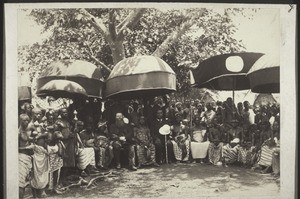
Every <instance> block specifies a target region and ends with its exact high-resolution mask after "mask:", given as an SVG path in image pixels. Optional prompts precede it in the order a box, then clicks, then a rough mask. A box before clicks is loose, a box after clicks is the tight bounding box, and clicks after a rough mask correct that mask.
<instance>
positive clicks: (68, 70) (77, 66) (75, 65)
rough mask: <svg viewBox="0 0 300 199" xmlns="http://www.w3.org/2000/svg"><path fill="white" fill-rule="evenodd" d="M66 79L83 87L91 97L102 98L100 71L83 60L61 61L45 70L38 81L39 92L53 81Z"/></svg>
mask: <svg viewBox="0 0 300 199" xmlns="http://www.w3.org/2000/svg"><path fill="white" fill-rule="evenodd" d="M59 79H65V80H69V81H74V82H76V83H78V84H79V85H81V86H82V87H83V88H84V89H85V90H86V92H87V95H88V96H89V97H96V98H101V97H102V89H103V81H102V80H101V72H100V70H99V69H98V68H97V67H96V66H95V65H94V64H92V63H89V62H86V61H81V60H60V61H55V62H53V63H51V64H50V65H49V66H48V67H47V68H45V69H44V70H43V71H42V72H41V74H40V77H39V79H38V80H37V91H38V92H39V90H40V89H41V88H42V87H43V86H44V85H45V84H46V83H48V82H49V81H51V80H59Z"/></svg>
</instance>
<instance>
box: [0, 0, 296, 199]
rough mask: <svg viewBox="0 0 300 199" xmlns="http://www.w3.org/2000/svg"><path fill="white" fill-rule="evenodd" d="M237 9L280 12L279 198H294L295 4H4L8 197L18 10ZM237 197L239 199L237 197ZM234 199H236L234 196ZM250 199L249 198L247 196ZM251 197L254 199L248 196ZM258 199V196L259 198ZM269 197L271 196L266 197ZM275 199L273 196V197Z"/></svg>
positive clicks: (13, 161)
mask: <svg viewBox="0 0 300 199" xmlns="http://www.w3.org/2000/svg"><path fill="white" fill-rule="evenodd" d="M178 5H180V7H181V8H184V7H194V8H196V7H206V8H216V7H223V8H224V7H237V8H278V9H280V24H281V48H280V52H281V53H280V64H281V66H282V67H280V91H281V92H280V109H281V113H280V115H281V132H282V133H281V135H282V136H281V145H280V147H281V149H280V150H281V152H280V153H281V155H280V156H281V157H280V158H281V163H280V166H281V171H280V172H281V174H280V198H284V199H286V198H294V197H295V177H296V176H295V171H296V141H297V140H296V133H297V132H296V124H297V123H296V5H294V8H293V9H291V7H290V6H289V5H288V4H285V5H283V4H281V5H279V4H276V5H273V4H223V3H188V4H187V3H180V4H179V3H124V2H123V3H27V4H21V3H20V4H5V7H4V9H5V10H4V11H5V60H6V63H5V66H4V67H5V70H4V71H5V84H4V85H5V88H4V89H5V100H4V102H5V116H4V117H5V123H4V126H5V129H4V131H3V132H4V138H5V141H4V143H5V149H4V152H5V153H4V159H5V162H4V167H5V168H6V179H5V180H6V181H5V184H6V187H5V193H6V195H5V196H6V198H18V190H19V188H18V149H17V146H18V136H17V135H18V133H17V130H18V117H17V115H18V92H17V88H18V81H17V78H18V72H17V71H18V70H17V37H18V35H17V32H18V31H17V14H18V13H17V11H18V9H25V8H72V7H73V8H74V7H81V8H91V7H93V8H96V7H99V8H112V7H119V8H120V7H121V8H133V7H168V8H172V7H173V6H175V7H178ZM236 197H238V196H236ZM214 198H215V197H214ZM232 198H234V197H232ZM247 198H248V197H247ZM249 198H251V197H250V196H249ZM256 198H257V197H256ZM264 198H269V197H264ZM271 198H274V197H271Z"/></svg>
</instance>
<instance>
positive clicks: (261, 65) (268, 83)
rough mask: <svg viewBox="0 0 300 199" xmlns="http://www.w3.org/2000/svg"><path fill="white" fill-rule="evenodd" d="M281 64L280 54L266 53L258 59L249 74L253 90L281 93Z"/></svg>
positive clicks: (256, 91)
mask: <svg viewBox="0 0 300 199" xmlns="http://www.w3.org/2000/svg"><path fill="white" fill-rule="evenodd" d="M279 66H280V61H279V56H276V55H264V56H262V57H261V58H260V59H258V60H257V61H256V62H255V63H254V65H253V66H252V68H251V69H250V70H249V72H248V74H247V76H248V78H249V80H250V87H251V91H252V92H254V93H279V91H280V77H279Z"/></svg>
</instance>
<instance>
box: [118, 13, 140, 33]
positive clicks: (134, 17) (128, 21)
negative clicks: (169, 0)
mask: <svg viewBox="0 0 300 199" xmlns="http://www.w3.org/2000/svg"><path fill="white" fill-rule="evenodd" d="M145 11H146V8H139V9H135V10H134V11H132V12H131V13H130V14H129V15H128V16H127V17H126V18H125V19H124V20H123V21H122V22H120V23H119V25H118V26H117V29H118V30H119V31H118V36H122V35H123V34H124V33H123V32H124V30H126V29H132V28H133V27H134V26H135V25H136V23H137V22H138V21H139V19H140V18H141V17H142V16H143V14H144V12H145Z"/></svg>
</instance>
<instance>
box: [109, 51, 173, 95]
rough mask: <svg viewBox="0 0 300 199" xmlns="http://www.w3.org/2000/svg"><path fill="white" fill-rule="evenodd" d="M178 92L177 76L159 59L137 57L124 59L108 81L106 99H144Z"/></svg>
mask: <svg viewBox="0 0 300 199" xmlns="http://www.w3.org/2000/svg"><path fill="white" fill-rule="evenodd" d="M173 91H176V75H175V73H174V71H173V70H172V69H171V67H170V66H169V65H168V64H167V63H166V62H164V61H163V60H161V59H160V58H158V57H154V56H136V57H130V58H126V59H123V60H122V61H120V62H119V63H118V64H117V65H116V66H115V67H114V69H113V70H112V71H111V73H110V76H109V77H108V79H107V81H106V97H107V98H117V99H130V98H144V97H148V96H157V95H163V94H167V93H170V92H173Z"/></svg>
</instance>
